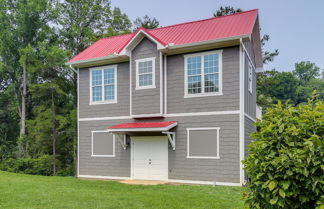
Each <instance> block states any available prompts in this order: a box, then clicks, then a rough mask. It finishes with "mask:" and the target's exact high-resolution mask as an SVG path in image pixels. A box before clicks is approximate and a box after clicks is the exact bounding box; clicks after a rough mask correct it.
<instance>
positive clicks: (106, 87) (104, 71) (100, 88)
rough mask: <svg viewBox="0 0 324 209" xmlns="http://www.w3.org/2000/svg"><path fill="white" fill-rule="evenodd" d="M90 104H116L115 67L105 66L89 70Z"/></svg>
mask: <svg viewBox="0 0 324 209" xmlns="http://www.w3.org/2000/svg"><path fill="white" fill-rule="evenodd" d="M90 80H91V87H90V88H91V89H90V92H91V93H90V97H91V102H90V103H92V104H96V103H99V104H100V103H114V102H116V97H117V95H116V82H117V81H116V80H117V75H116V66H105V67H99V68H93V69H91V70H90Z"/></svg>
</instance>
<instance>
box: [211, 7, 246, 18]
mask: <svg viewBox="0 0 324 209" xmlns="http://www.w3.org/2000/svg"><path fill="white" fill-rule="evenodd" d="M239 12H243V10H242V9H240V8H236V9H235V8H234V7H231V6H224V7H223V6H221V7H220V8H219V9H218V10H217V11H216V12H215V13H214V17H220V16H226V15H231V14H235V13H239Z"/></svg>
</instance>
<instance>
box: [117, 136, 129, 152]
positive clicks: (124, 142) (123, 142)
mask: <svg viewBox="0 0 324 209" xmlns="http://www.w3.org/2000/svg"><path fill="white" fill-rule="evenodd" d="M115 136H116V138H117V139H118V141H119V143H120V145H121V146H122V147H123V148H124V149H126V148H127V140H126V139H127V134H115Z"/></svg>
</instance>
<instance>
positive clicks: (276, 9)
mask: <svg viewBox="0 0 324 209" xmlns="http://www.w3.org/2000/svg"><path fill="white" fill-rule="evenodd" d="M227 5H230V6H233V7H236V8H241V9H243V10H250V9H255V8H258V9H259V16H260V24H261V34H269V35H270V41H269V42H268V43H267V44H266V45H265V49H266V50H270V51H273V50H274V49H279V56H277V57H276V58H275V60H274V61H273V62H271V63H269V64H267V65H265V66H264V69H265V70H270V69H273V68H276V69H277V70H279V71H292V70H293V69H294V65H295V63H296V62H300V61H311V62H314V63H315V64H316V65H317V66H319V67H320V68H321V69H324V0H308V1H306V0H272V1H269V0H268V1H266V0H136V1H135V0H112V6H114V7H119V8H120V9H121V10H122V12H124V13H126V14H127V15H128V17H129V18H130V19H131V20H132V21H134V20H135V19H136V18H137V17H143V16H144V15H145V14H147V15H149V16H150V17H155V18H156V19H157V20H158V21H159V22H160V26H168V25H173V24H177V23H182V22H189V21H194V20H200V19H206V18H210V17H212V15H213V13H214V12H215V11H216V10H217V9H218V8H219V7H220V6H227Z"/></svg>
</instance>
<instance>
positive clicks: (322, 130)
mask: <svg viewBox="0 0 324 209" xmlns="http://www.w3.org/2000/svg"><path fill="white" fill-rule="evenodd" d="M323 122H324V103H323V101H321V100H319V99H317V96H314V97H313V98H312V99H309V100H308V102H307V103H303V104H299V105H298V106H296V107H294V106H292V105H289V104H287V103H284V104H282V103H281V102H280V101H279V102H278V104H277V105H275V106H274V107H273V108H268V110H267V112H266V113H265V114H264V115H263V116H262V121H258V122H257V123H256V125H257V126H258V127H259V129H260V130H259V131H258V132H255V133H253V134H252V138H253V141H252V142H251V143H250V145H249V153H250V154H249V156H248V157H247V158H246V159H245V160H244V161H243V163H244V166H245V170H246V173H247V176H248V177H249V179H250V182H248V184H247V191H246V193H245V195H244V196H245V203H246V205H247V206H248V208H251V209H254V208H274V209H276V208H291V209H295V208H296V209H297V208H298V209H303V208H305V209H308V208H318V209H320V208H322V206H323V200H324V199H323V196H321V195H323V193H324V185H323V181H324V175H323V172H324V167H323V165H324V137H323V136H324V123H323Z"/></svg>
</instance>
